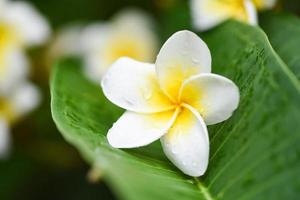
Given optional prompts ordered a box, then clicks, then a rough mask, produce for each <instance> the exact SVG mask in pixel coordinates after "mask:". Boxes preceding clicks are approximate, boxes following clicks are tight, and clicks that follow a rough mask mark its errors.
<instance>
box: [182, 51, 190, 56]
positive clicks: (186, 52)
mask: <svg viewBox="0 0 300 200" xmlns="http://www.w3.org/2000/svg"><path fill="white" fill-rule="evenodd" d="M188 54H189V52H188V51H186V50H184V51H181V55H183V56H187V55H188Z"/></svg>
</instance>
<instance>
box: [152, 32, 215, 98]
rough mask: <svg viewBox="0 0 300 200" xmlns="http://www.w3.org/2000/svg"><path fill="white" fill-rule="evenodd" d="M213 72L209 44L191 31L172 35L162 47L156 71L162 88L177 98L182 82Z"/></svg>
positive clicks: (170, 95)
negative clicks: (194, 76) (196, 75)
mask: <svg viewBox="0 0 300 200" xmlns="http://www.w3.org/2000/svg"><path fill="white" fill-rule="evenodd" d="M210 72H211V55H210V51H209V49H208V47H207V45H206V44H205V43H204V42H203V41H202V40H201V39H200V38H199V37H198V36H197V35H196V34H194V33H192V32H190V31H179V32H177V33H175V34H174V35H172V36H171V37H170V38H169V39H168V40H167V41H166V43H165V44H164V45H163V47H162V48H161V50H160V52H159V54H158V56H157V60H156V73H157V76H158V80H159V83H160V86H161V88H162V90H164V92H165V93H166V94H167V95H168V96H169V97H171V98H173V99H176V98H177V95H178V92H179V89H180V87H181V84H182V83H183V81H184V80H186V79H187V78H189V77H190V76H192V75H195V74H199V73H210Z"/></svg>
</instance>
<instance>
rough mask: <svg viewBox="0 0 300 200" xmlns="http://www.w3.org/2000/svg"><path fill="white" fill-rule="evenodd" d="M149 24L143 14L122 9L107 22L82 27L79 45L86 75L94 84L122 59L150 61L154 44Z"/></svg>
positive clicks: (148, 20)
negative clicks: (115, 62) (114, 63)
mask: <svg viewBox="0 0 300 200" xmlns="http://www.w3.org/2000/svg"><path fill="white" fill-rule="evenodd" d="M152 25H153V24H152V23H151V20H150V18H149V17H148V16H147V15H146V14H145V13H143V12H141V11H137V10H126V11H123V12H121V13H119V14H118V15H117V16H115V17H114V18H113V19H112V21H111V22H107V23H95V24H92V25H90V26H88V27H86V29H85V30H84V31H83V33H82V38H81V45H82V48H83V54H84V60H85V67H86V68H85V71H86V73H87V75H88V76H89V77H90V78H91V79H92V80H94V81H97V82H98V81H99V80H100V79H101V77H102V75H103V74H104V73H105V72H106V70H107V69H108V67H109V66H110V65H111V64H112V63H113V62H114V61H116V60H117V59H118V58H120V57H122V56H127V57H130V58H134V59H136V60H139V61H144V62H153V61H154V59H155V55H156V53H157V45H158V42H157V38H156V36H155V34H154V31H153V26H152Z"/></svg>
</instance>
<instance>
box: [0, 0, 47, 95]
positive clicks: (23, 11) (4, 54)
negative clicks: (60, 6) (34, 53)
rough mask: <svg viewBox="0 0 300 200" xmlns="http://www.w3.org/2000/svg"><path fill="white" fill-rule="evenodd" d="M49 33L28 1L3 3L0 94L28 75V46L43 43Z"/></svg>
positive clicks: (0, 6) (0, 11) (0, 30)
mask: <svg viewBox="0 0 300 200" xmlns="http://www.w3.org/2000/svg"><path fill="white" fill-rule="evenodd" d="M49 33H50V29H49V27H48V24H47V21H46V20H45V19H44V18H43V17H41V16H40V15H39V14H38V13H37V11H35V9H34V8H33V7H32V6H30V5H29V4H28V3H25V2H14V1H8V0H7V1H3V0H2V1H1V4H0V95H1V94H2V93H7V92H8V91H10V90H11V89H12V87H14V85H18V84H19V83H20V82H22V81H24V79H25V78H26V76H27V74H28V61H27V59H26V56H25V55H24V53H23V51H24V50H25V49H24V48H25V47H29V46H32V45H37V44H40V43H41V42H44V41H45V40H46V39H47V38H48V36H49Z"/></svg>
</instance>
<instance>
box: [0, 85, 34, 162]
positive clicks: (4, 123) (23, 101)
mask: <svg viewBox="0 0 300 200" xmlns="http://www.w3.org/2000/svg"><path fill="white" fill-rule="evenodd" d="M39 102H40V93H39V92H38V90H37V88H36V87H35V86H34V85H33V84H31V83H29V82H26V81H24V82H22V83H20V84H18V85H15V87H14V88H13V89H12V90H11V91H10V92H9V93H7V94H6V95H0V158H3V157H5V156H6V155H7V153H8V152H9V151H8V150H9V147H10V134H9V126H10V125H12V124H14V123H15V122H17V121H18V120H19V119H20V118H22V117H23V116H24V115H25V114H27V113H28V112H30V111H31V110H33V109H34V108H35V107H36V106H37V105H38V104H39Z"/></svg>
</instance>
